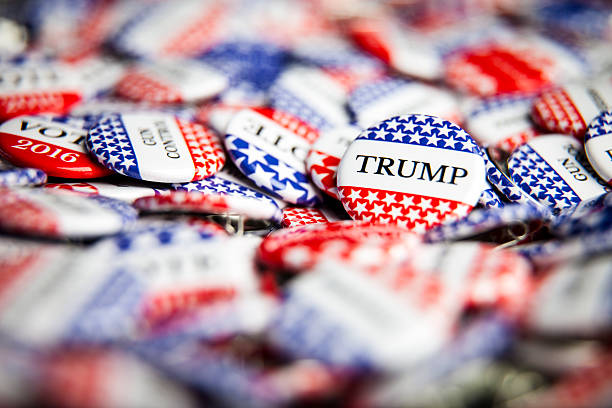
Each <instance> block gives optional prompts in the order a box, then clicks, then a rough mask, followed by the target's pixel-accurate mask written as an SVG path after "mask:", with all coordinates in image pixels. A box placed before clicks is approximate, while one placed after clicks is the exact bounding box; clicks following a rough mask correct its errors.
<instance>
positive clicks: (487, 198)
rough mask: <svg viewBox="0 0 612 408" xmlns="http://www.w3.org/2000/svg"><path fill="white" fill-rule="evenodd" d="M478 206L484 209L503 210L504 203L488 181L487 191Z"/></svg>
mask: <svg viewBox="0 0 612 408" xmlns="http://www.w3.org/2000/svg"><path fill="white" fill-rule="evenodd" d="M478 205H480V206H481V207H483V208H502V207H503V206H504V202H503V201H502V200H501V198H500V196H499V195H498V194H497V192H495V189H494V188H493V186H491V184H490V183H489V182H488V181H487V182H486V186H485V189H484V190H483V192H482V194H481V196H480V198H479V199H478Z"/></svg>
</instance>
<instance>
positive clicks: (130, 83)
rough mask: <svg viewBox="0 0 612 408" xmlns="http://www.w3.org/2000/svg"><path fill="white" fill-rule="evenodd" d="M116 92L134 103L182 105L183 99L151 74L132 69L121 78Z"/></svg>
mask: <svg viewBox="0 0 612 408" xmlns="http://www.w3.org/2000/svg"><path fill="white" fill-rule="evenodd" d="M116 92H117V94H118V95H121V96H123V97H125V98H128V99H132V100H134V101H139V102H142V101H147V102H154V103H180V102H182V100H183V98H182V96H181V94H180V93H179V92H177V91H176V90H174V89H172V87H171V86H170V85H166V84H164V83H162V82H160V81H158V80H157V79H155V78H153V77H152V76H151V75H150V74H148V73H147V72H145V71H142V70H140V69H132V70H130V71H129V72H128V73H127V74H125V75H124V76H123V78H121V80H120V81H119V83H118V84H117V87H116Z"/></svg>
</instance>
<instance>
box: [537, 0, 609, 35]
mask: <svg viewBox="0 0 612 408" xmlns="http://www.w3.org/2000/svg"><path fill="white" fill-rule="evenodd" d="M543 4H544V6H541V7H538V8H536V10H535V13H532V17H533V18H534V19H535V21H537V22H538V23H540V24H541V25H543V26H546V27H549V28H551V29H554V30H555V31H557V30H558V28H559V27H563V29H564V30H569V31H571V32H573V33H580V34H581V35H584V36H585V37H586V38H588V37H596V38H602V39H603V38H605V36H606V35H607V32H608V30H609V24H610V22H609V19H608V15H607V13H605V12H602V9H601V8H599V7H593V6H590V5H588V4H587V3H583V2H579V1H559V2H545V3H543Z"/></svg>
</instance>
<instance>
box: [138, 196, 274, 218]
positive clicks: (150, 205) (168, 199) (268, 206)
mask: <svg viewBox="0 0 612 408" xmlns="http://www.w3.org/2000/svg"><path fill="white" fill-rule="evenodd" d="M134 206H135V207H136V208H138V209H140V210H144V211H150V212H193V213H206V214H223V215H225V214H236V215H242V216H244V217H246V218H252V219H263V220H273V221H275V222H279V221H280V219H281V213H280V209H279V208H278V206H277V205H276V203H274V201H272V200H267V201H264V200H261V199H258V198H253V197H247V196H244V195H240V194H218V193H217V194H215V193H202V192H197V191H193V192H187V191H166V192H164V193H162V194H159V195H155V196H150V197H141V198H139V199H137V200H136V201H135V202H134Z"/></svg>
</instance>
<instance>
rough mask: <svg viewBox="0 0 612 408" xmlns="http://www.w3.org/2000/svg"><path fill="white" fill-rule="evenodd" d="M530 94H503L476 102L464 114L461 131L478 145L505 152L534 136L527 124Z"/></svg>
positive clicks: (528, 122) (528, 120)
mask: <svg viewBox="0 0 612 408" xmlns="http://www.w3.org/2000/svg"><path fill="white" fill-rule="evenodd" d="M533 100H534V97H533V95H522V94H519V95H511V96H508V95H504V96H497V97H491V98H486V99H484V100H481V101H479V102H478V103H476V105H475V106H473V107H472V109H470V112H469V113H468V114H467V115H466V121H465V128H466V129H467V130H468V131H469V132H470V134H471V135H472V137H473V138H474V139H475V140H476V141H477V142H479V143H480V144H481V145H482V146H485V147H488V146H492V147H495V148H499V149H502V150H505V151H508V152H511V151H513V150H514V149H516V148H517V147H518V146H520V145H522V144H523V143H525V142H528V141H529V140H531V139H533V138H534V137H536V136H538V135H539V134H540V132H539V131H538V130H537V129H536V127H535V126H534V124H533V122H532V121H531V117H530V115H531V106H532V104H533Z"/></svg>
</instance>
